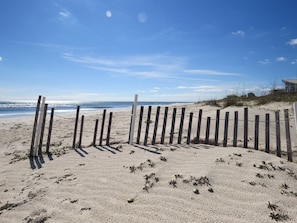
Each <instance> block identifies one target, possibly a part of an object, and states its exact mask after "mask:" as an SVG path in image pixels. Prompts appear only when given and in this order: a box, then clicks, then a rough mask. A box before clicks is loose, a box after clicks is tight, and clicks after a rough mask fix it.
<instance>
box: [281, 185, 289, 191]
mask: <svg viewBox="0 0 297 223" xmlns="http://www.w3.org/2000/svg"><path fill="white" fill-rule="evenodd" d="M281 188H284V189H286V190H287V189H289V186H288V184H286V183H284V184H282V185H281Z"/></svg>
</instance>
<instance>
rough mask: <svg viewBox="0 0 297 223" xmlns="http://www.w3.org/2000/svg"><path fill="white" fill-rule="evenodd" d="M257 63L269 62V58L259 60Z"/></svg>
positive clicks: (264, 63)
mask: <svg viewBox="0 0 297 223" xmlns="http://www.w3.org/2000/svg"><path fill="white" fill-rule="evenodd" d="M258 63H259V64H263V65H266V64H270V60H269V59H264V60H259V61H258Z"/></svg>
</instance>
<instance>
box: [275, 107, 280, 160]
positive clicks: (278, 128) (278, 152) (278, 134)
mask: <svg viewBox="0 0 297 223" xmlns="http://www.w3.org/2000/svg"><path fill="white" fill-rule="evenodd" d="M275 128H276V129H275V133H276V155H277V156H278V157H281V138H280V122H279V111H276V112H275Z"/></svg>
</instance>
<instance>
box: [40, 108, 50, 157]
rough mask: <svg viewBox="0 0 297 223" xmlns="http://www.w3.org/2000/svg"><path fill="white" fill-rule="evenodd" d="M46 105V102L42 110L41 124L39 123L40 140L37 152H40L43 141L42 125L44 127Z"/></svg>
mask: <svg viewBox="0 0 297 223" xmlns="http://www.w3.org/2000/svg"><path fill="white" fill-rule="evenodd" d="M47 106H48V104H45V105H44V110H43V117H42V124H41V129H40V140H39V148H38V154H39V155H41V154H42V150H41V149H42V142H43V135H44V127H45V120H46V113H47Z"/></svg>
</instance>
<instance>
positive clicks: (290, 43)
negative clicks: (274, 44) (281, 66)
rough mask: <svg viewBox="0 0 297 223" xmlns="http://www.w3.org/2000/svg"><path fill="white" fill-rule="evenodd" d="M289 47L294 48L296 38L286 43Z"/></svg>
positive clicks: (296, 41) (296, 43)
mask: <svg viewBox="0 0 297 223" xmlns="http://www.w3.org/2000/svg"><path fill="white" fill-rule="evenodd" d="M288 44H289V45H291V46H295V45H297V38H296V39H291V40H290V41H289V42H288Z"/></svg>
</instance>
